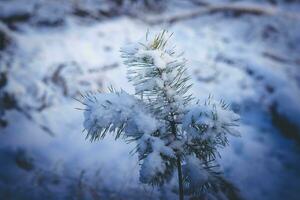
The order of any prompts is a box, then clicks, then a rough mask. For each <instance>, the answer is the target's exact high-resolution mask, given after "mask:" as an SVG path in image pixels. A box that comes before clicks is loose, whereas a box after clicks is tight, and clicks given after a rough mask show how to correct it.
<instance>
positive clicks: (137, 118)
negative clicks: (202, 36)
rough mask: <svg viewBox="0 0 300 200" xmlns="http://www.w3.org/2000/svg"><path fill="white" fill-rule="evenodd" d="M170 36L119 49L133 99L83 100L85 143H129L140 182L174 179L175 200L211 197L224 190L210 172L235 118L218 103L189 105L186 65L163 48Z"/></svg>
mask: <svg viewBox="0 0 300 200" xmlns="http://www.w3.org/2000/svg"><path fill="white" fill-rule="evenodd" d="M170 37H171V35H169V34H167V32H166V31H162V32H161V33H159V34H157V35H156V36H154V37H153V38H151V39H150V38H148V34H147V35H146V41H145V42H143V43H137V44H132V45H128V46H127V47H125V48H123V49H122V50H121V52H122V57H123V58H124V63H125V64H126V65H127V66H128V74H127V75H128V80H129V81H130V82H132V83H133V85H134V87H135V95H129V94H128V93H126V92H125V91H119V92H118V91H115V90H114V89H112V88H111V89H110V93H97V94H87V95H83V97H84V98H83V101H82V103H83V104H84V105H85V106H86V109H85V112H84V116H85V121H84V127H85V130H87V138H90V139H91V141H95V140H98V139H102V138H104V137H105V136H106V134H107V133H109V132H113V133H115V138H116V139H117V138H120V137H122V138H124V139H126V140H127V141H135V142H136V144H137V145H136V148H135V152H136V153H138V157H139V159H140V161H141V170H140V181H141V182H142V183H146V184H151V185H154V186H161V185H163V184H165V183H167V182H168V181H170V180H171V178H173V177H176V176H175V174H177V178H178V185H179V187H178V188H179V189H178V193H179V199H180V200H182V199H183V198H184V195H190V196H192V197H196V198H199V197H204V196H207V195H214V193H219V192H220V191H222V188H224V187H225V186H226V184H227V185H228V183H227V182H226V181H225V180H224V179H223V178H222V177H221V176H220V173H219V172H217V171H215V170H214V169H215V167H216V163H215V162H216V161H215V159H216V156H217V155H218V147H224V146H226V145H227V143H228V140H227V134H232V135H234V136H237V135H239V133H238V132H237V131H236V129H235V127H236V126H237V121H238V119H239V116H238V115H237V114H235V113H234V112H232V111H230V110H229V109H228V105H226V104H225V103H224V102H223V101H221V102H215V101H213V100H212V98H211V97H209V98H208V99H207V101H206V102H205V103H203V104H201V103H199V101H195V99H194V98H193V96H192V95H191V94H190V93H189V89H190V87H191V84H189V79H190V78H189V76H188V75H187V74H186V70H187V68H186V67H185V64H186V60H185V59H184V58H183V57H182V54H177V53H176V52H175V51H174V48H172V47H170V46H169V45H168V43H167V42H168V40H169V38H170Z"/></svg>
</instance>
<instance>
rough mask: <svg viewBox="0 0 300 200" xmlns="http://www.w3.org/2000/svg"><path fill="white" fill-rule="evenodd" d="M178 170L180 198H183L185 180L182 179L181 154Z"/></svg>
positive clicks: (180, 199)
mask: <svg viewBox="0 0 300 200" xmlns="http://www.w3.org/2000/svg"><path fill="white" fill-rule="evenodd" d="M177 170H178V189H179V200H183V180H182V171H181V162H180V158H179V156H177Z"/></svg>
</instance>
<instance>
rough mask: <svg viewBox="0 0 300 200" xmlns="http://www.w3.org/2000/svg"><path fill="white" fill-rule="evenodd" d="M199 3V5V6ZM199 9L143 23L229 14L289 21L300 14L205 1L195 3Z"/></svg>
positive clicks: (271, 8) (251, 5) (251, 4)
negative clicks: (280, 18) (283, 18)
mask: <svg viewBox="0 0 300 200" xmlns="http://www.w3.org/2000/svg"><path fill="white" fill-rule="evenodd" d="M200 3H201V4H200ZM197 4H199V5H201V7H199V8H197V9H195V10H193V11H188V12H181V13H179V14H175V15H169V16H165V17H163V18H161V17H154V18H145V19H144V21H145V22H146V23H148V24H153V25H154V24H160V23H174V22H177V21H182V20H187V19H191V18H194V17H198V16H202V15H207V14H212V13H217V12H231V13H234V14H237V15H241V14H252V15H267V16H282V17H286V18H290V19H295V20H300V14H299V13H296V12H285V11H284V10H282V9H280V8H279V7H278V6H274V5H259V4H255V3H247V4H246V3H218V4H211V3H208V2H205V1H197Z"/></svg>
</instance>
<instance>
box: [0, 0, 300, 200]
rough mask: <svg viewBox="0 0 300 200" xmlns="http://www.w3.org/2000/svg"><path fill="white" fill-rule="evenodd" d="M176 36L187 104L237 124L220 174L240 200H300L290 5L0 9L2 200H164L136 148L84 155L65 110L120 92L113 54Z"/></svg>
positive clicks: (298, 62) (294, 14)
mask: <svg viewBox="0 0 300 200" xmlns="http://www.w3.org/2000/svg"><path fill="white" fill-rule="evenodd" d="M147 29H149V30H150V33H156V32H157V31H159V30H161V29H167V30H169V31H170V32H174V36H173V38H172V42H174V44H176V47H177V48H178V49H180V50H183V51H184V52H185V57H186V58H187V59H188V68H189V69H188V70H189V74H190V75H192V81H193V83H194V87H193V92H194V94H195V96H197V97H198V98H200V99H204V98H206V97H207V96H208V95H209V94H212V95H213V96H214V97H216V98H222V99H224V100H226V102H228V103H230V104H231V106H232V108H233V109H234V110H235V111H236V112H237V113H239V114H240V115H241V117H242V122H241V127H240V129H241V132H242V137H240V138H230V146H229V147H228V148H227V149H224V150H222V152H221V155H222V157H221V158H220V163H221V168H222V170H223V171H224V175H225V177H226V178H227V179H228V180H229V181H230V182H231V183H233V184H234V185H235V186H236V187H237V188H238V189H239V190H240V193H241V197H242V198H243V199H247V200H252V199H257V200H260V199H267V200H277V199H289V200H296V199H299V198H300V190H299V189H300V1H298V0H265V1H263V0H249V1H238V0H223V1H221V0H210V1H202V0H185V1H184V0H166V1H160V0H140V1H139V0H0V199H95V200H96V199H118V200H119V199H124V200H128V199H167V198H168V196H169V194H170V193H172V192H171V191H166V190H165V189H164V188H161V189H158V190H157V189H153V188H151V187H147V186H145V185H141V184H140V183H139V181H138V173H139V164H138V159H137V157H136V156H134V155H133V156H132V155H130V154H129V153H130V151H131V150H132V148H133V147H134V144H129V145H127V144H126V143H125V142H123V141H121V140H120V141H117V142H115V141H114V139H113V138H112V137H111V138H108V139H105V140H103V141H100V142H96V143H90V142H89V141H88V140H85V134H84V133H82V129H83V126H82V121H83V113H82V111H79V110H76V109H75V108H77V107H80V106H81V105H80V104H79V103H78V102H77V101H75V100H74V99H73V98H74V97H75V98H76V97H78V95H79V93H80V92H82V93H84V92H87V91H97V90H100V91H106V88H107V86H109V85H113V86H114V87H116V88H122V89H124V90H127V91H128V92H131V93H132V92H133V88H132V86H131V85H130V84H128V82H127V79H126V68H125V66H124V65H123V64H122V60H121V58H120V52H119V50H120V47H122V46H123V45H124V44H126V43H129V42H132V41H137V40H139V39H140V38H142V37H145V33H146V31H147Z"/></svg>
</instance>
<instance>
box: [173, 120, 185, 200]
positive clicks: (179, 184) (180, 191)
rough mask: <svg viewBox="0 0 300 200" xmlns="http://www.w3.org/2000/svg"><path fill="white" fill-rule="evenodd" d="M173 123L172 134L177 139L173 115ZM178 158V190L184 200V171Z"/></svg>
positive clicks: (181, 199)
mask: <svg viewBox="0 0 300 200" xmlns="http://www.w3.org/2000/svg"><path fill="white" fill-rule="evenodd" d="M172 118H173V120H172V122H171V123H170V125H171V128H172V133H173V134H174V136H175V137H177V131H176V123H175V120H174V115H173V114H172ZM176 157H177V171H178V190H179V200H183V199H184V192H183V178H182V169H181V161H180V157H179V155H177V156H176Z"/></svg>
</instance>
